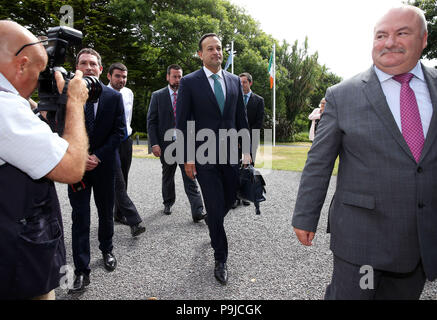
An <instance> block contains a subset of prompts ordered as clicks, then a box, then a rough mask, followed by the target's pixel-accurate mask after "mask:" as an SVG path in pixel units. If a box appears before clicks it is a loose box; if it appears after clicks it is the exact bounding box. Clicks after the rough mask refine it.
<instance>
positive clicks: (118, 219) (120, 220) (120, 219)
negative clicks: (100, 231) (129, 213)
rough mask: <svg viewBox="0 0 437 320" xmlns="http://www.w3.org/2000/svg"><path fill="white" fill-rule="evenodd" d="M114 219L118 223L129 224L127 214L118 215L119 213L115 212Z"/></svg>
mask: <svg viewBox="0 0 437 320" xmlns="http://www.w3.org/2000/svg"><path fill="white" fill-rule="evenodd" d="M114 221H115V222H118V223H121V224H124V225H128V223H127V219H126V217H125V216H117V215H115V214H114Z"/></svg>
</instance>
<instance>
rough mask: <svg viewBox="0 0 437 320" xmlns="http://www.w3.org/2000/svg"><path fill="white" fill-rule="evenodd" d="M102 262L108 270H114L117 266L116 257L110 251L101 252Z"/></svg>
mask: <svg viewBox="0 0 437 320" xmlns="http://www.w3.org/2000/svg"><path fill="white" fill-rule="evenodd" d="M103 264H104V265H105V269H106V270H108V271H114V270H115V268H116V267H117V259H115V256H114V255H113V254H112V252H109V253H104V254H103Z"/></svg>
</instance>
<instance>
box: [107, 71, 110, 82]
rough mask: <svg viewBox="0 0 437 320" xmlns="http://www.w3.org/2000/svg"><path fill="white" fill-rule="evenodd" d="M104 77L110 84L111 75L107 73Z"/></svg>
mask: <svg viewBox="0 0 437 320" xmlns="http://www.w3.org/2000/svg"><path fill="white" fill-rule="evenodd" d="M106 76H107V77H108V80H109V82H111V75H110V74H109V72H108V73H107V74H106Z"/></svg>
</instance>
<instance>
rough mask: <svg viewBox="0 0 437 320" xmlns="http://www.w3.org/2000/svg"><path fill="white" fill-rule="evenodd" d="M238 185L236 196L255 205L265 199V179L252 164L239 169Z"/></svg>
mask: <svg viewBox="0 0 437 320" xmlns="http://www.w3.org/2000/svg"><path fill="white" fill-rule="evenodd" d="M239 171H240V172H239V176H240V177H239V178H240V186H239V188H238V191H237V197H238V198H239V199H241V200H245V201H249V202H253V203H254V204H255V206H257V204H258V203H260V202H262V201H266V198H265V194H266V189H265V185H266V183H265V181H264V178H263V176H262V175H261V173H260V172H259V171H258V170H255V168H254V167H253V166H252V165H249V166H247V167H246V168H240V169H239Z"/></svg>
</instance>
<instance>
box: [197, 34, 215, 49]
mask: <svg viewBox="0 0 437 320" xmlns="http://www.w3.org/2000/svg"><path fill="white" fill-rule="evenodd" d="M209 37H217V38H218V35H217V34H215V33H206V34H204V35H203V36H202V38H200V40H199V51H202V42H203V40H205V39H206V38H209Z"/></svg>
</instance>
